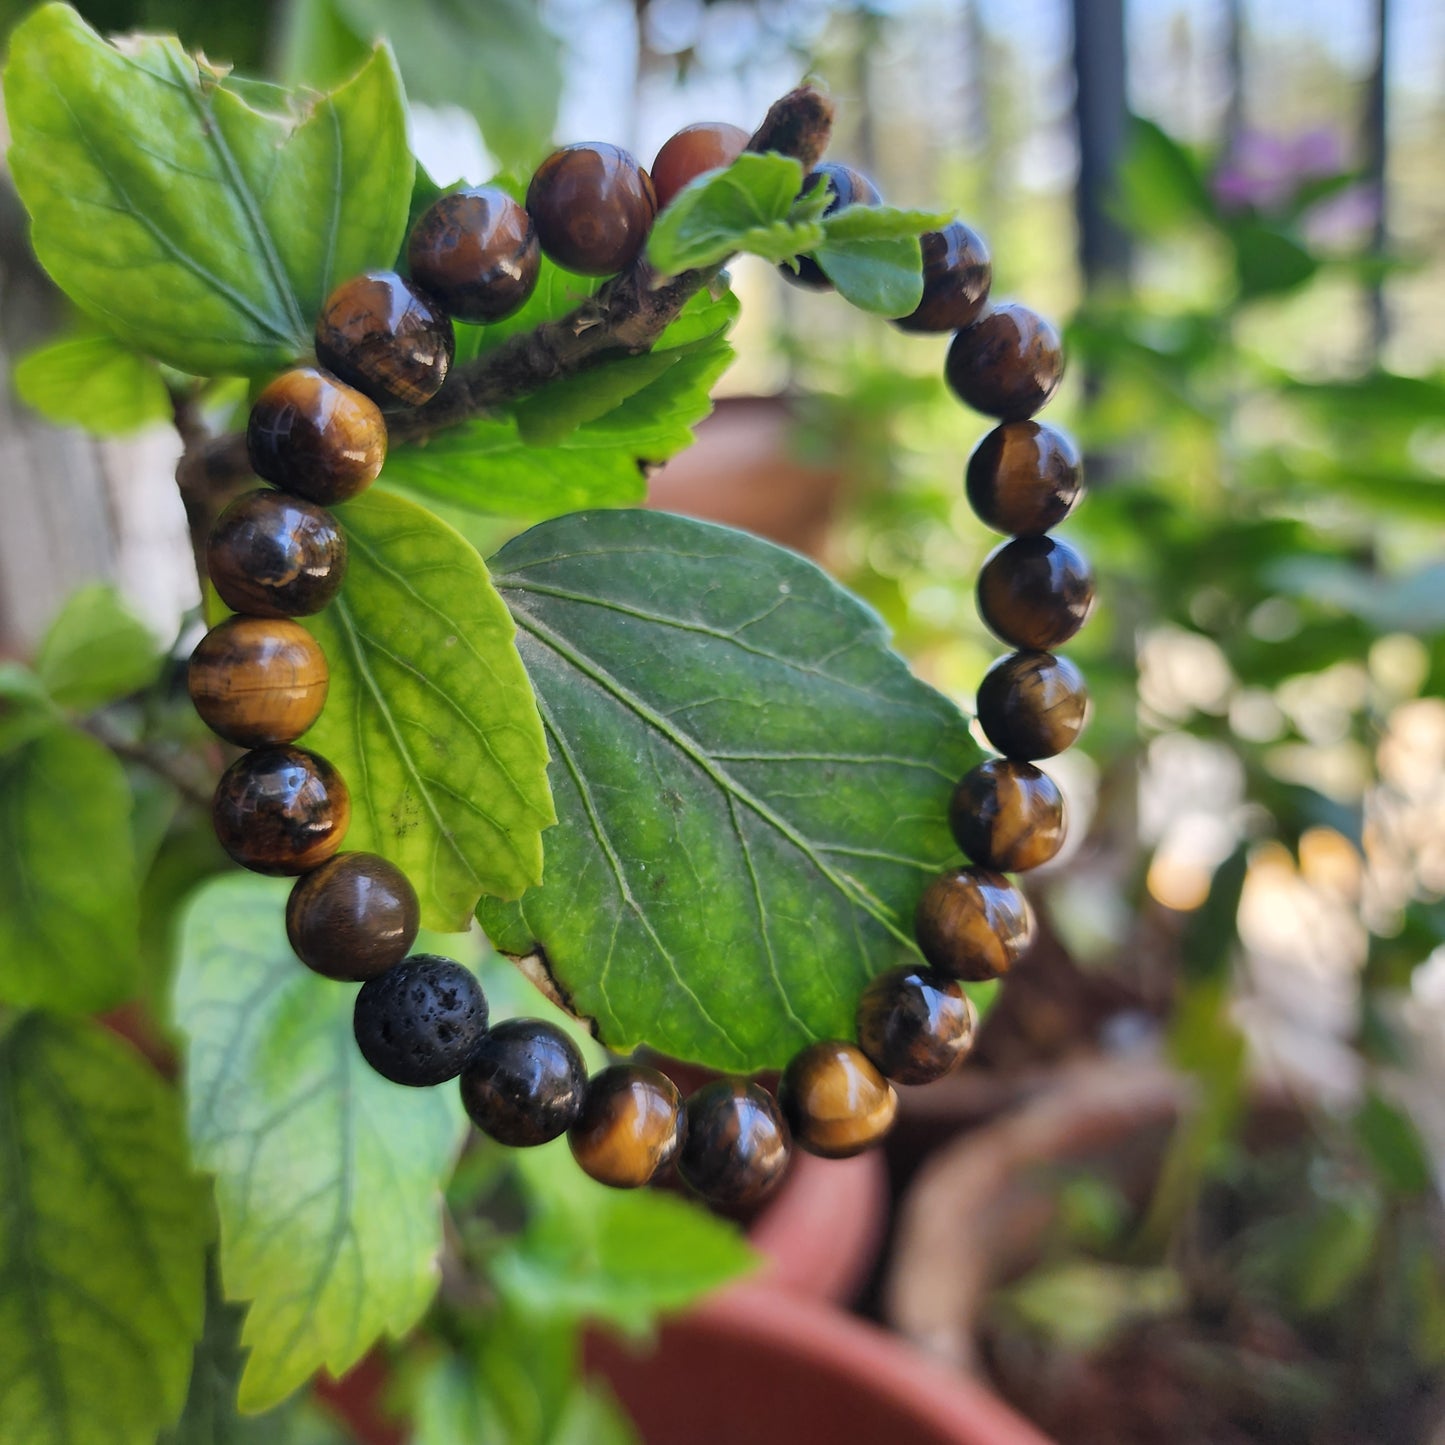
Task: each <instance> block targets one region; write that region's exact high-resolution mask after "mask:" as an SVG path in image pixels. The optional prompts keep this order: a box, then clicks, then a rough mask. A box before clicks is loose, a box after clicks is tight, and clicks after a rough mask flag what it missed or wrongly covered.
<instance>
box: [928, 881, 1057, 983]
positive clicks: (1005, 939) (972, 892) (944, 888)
mask: <svg viewBox="0 0 1445 1445" xmlns="http://www.w3.org/2000/svg"><path fill="white" fill-rule="evenodd" d="M913 927H914V933H915V935H916V936H917V939H918V947H919V949H920V951H921V952H922V954H923V956H924V958H926V959H927V960H928V961H929V963H931V964H932V965H933V967H934V968H936V969H938V971H939V972H940V973H946V974H947V975H948V976H949V977H950V978H961V979H963V980H965V981H966V982H968V983H982V982H984V981H985V980H987V979H990V978H998V977H999V976H1000V975H1002V974H1005V973H1007V972H1008V971H1009V969H1011V968H1012V967H1013V966H1014V964H1015V963H1016V962H1017V961H1018V959H1019V956H1020V955H1021V954H1022V953H1023V952H1024V950H1025V949H1026V948H1027V947H1028V946H1029V944H1030V943H1032V942H1033V937H1034V917H1033V911H1032V910H1031V909H1030V908H1029V905H1028V901H1027V900H1026V899H1025V898H1024V896H1023V894H1022V893H1020V892H1019V891H1018V889H1017V888H1015V887H1014V885H1013V884H1012V883H1010V882H1009V881H1008V879H1007V878H1005V877H1004V876H1003V874H1002V873H993V872H990V871H989V870H987V869H984V868H951V869H949V870H948V872H946V873H940V874H939V875H938V877H937V878H935V879H934V880H933V882H932V883H930V884H929V885H928V887H927V888H926V889H924V892H923V897H922V898H920V899H919V900H918V912H917V914H916V915H915V916H914V920H913Z"/></svg>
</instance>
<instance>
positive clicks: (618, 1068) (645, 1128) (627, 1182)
mask: <svg viewBox="0 0 1445 1445" xmlns="http://www.w3.org/2000/svg"><path fill="white" fill-rule="evenodd" d="M685 1118H686V1115H685V1114H684V1113H683V1109H682V1096H681V1095H680V1094H679V1093H678V1092H677V1085H676V1084H674V1083H673V1082H672V1080H671V1079H669V1078H668V1077H667V1075H666V1074H662V1073H659V1072H658V1071H657V1070H656V1069H649V1068H647V1067H646V1066H645V1065H642V1064H614V1065H613V1066H612V1068H610V1069H603V1070H602V1072H601V1073H600V1074H595V1075H593V1077H592V1078H591V1079H590V1080H589V1081H588V1084H587V1094H586V1097H585V1098H584V1100H583V1102H582V1113H581V1116H580V1117H579V1118H578V1120H577V1122H576V1123H575V1124H573V1125H572V1127H571V1129H569V1130H568V1131H567V1142H568V1144H570V1145H571V1147H572V1155H573V1158H575V1159H576V1160H577V1163H578V1164H579V1165H580V1166H581V1167H582V1170H583V1172H584V1173H585V1174H589V1175H590V1176H591V1177H592V1178H593V1179H595V1180H597V1182H598V1183H599V1184H607V1185H610V1186H611V1187H612V1188H613V1189H638V1188H640V1187H641V1186H642V1185H644V1184H646V1183H647V1182H648V1181H649V1180H650V1179H652V1178H653V1177H654V1176H655V1175H657V1174H660V1173H661V1172H662V1171H663V1170H664V1169H666V1168H667V1166H668V1165H669V1164H671V1163H672V1161H673V1160H674V1159H675V1158H676V1157H677V1151H678V1150H679V1149H680V1148H681V1147H682V1131H683V1128H684V1120H685Z"/></svg>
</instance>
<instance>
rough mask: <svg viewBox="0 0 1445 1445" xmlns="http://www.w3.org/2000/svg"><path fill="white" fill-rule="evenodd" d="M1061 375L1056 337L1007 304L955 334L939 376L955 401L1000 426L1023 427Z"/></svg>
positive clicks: (1034, 317)
mask: <svg viewBox="0 0 1445 1445" xmlns="http://www.w3.org/2000/svg"><path fill="white" fill-rule="evenodd" d="M1063 375H1064V345H1063V342H1062V341H1061V340H1060V339H1059V333H1058V332H1057V331H1056V330H1054V328H1053V326H1052V325H1050V323H1049V322H1047V321H1045V320H1044V318H1043V317H1042V316H1040V315H1039V314H1038V313H1037V312H1036V311H1030V310H1029V308H1028V307H1027V306H1019V305H1017V304H1015V303H1013V302H1009V303H1008V304H1006V305H1003V306H996V307H994V309H993V310H992V311H990V312H988V313H987V314H986V315H984V316H982V317H980V318H979V319H978V320H977V321H975V322H974V323H973V325H972V326H969V327H967V328H965V329H964V330H963V331H960V332H959V333H958V335H957V336H955V337H954V338H953V344H952V345H951V346H950V347H949V348H948V359H947V361H946V362H945V363H944V376H945V377H946V378H947V380H948V384H949V385H950V386H951V387H952V388H953V390H954V391H955V393H956V394H957V395H958V397H959V398H960V400H962V401H963V402H965V403H966V404H967V405H969V406H971V407H972V408H973V409H974V410H975V411H981V412H983V413H984V415H985V416H996V417H998V418H999V419H1000V420H1001V421H1023V420H1024V418H1025V417H1030V416H1032V415H1033V414H1034V413H1035V412H1036V411H1038V409H1039V408H1040V407H1041V406H1043V405H1044V403H1045V402H1046V401H1048V399H1049V398H1050V397H1051V396H1052V395H1053V394H1054V392H1055V391H1057V390H1058V387H1059V382H1060V380H1062V378H1063Z"/></svg>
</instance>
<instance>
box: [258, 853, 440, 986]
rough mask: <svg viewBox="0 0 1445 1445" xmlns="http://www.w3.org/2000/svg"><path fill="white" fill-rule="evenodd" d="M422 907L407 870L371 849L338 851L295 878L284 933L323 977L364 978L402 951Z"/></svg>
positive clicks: (395, 961)
mask: <svg viewBox="0 0 1445 1445" xmlns="http://www.w3.org/2000/svg"><path fill="white" fill-rule="evenodd" d="M420 924H421V908H420V905H419V904H418V902H417V896H416V889H414V888H413V887H412V886H411V883H410V882H409V880H408V879H407V876H406V874H405V873H403V872H402V871H401V869H400V868H398V867H397V866H396V864H395V863H389V862H388V861H387V860H386V859H385V858H381V857H378V856H377V855H376V854H375V853H340V854H338V855H337V856H336V857H335V858H332V859H330V860H329V861H328V862H326V863H323V864H322V865H321V866H320V867H319V868H313V869H312V871H311V872H310V873H308V874H306V876H305V877H304V878H299V879H298V880H297V881H296V886H295V887H294V888H292V890H291V897H290V898H288V899H287V900H286V936H287V937H288V938H289V939H290V940H291V947H292V948H293V949H295V950H296V957H297V958H299V959H300V960H301V962H302V963H304V964H305V965H306V966H307V968H310V969H313V970H314V971H315V972H317V973H319V974H322V975H323V976H324V977H326V978H335V979H341V980H343V981H348V982H352V983H363V982H365V981H366V980H367V979H368V978H375V977H376V976H377V975H378V974H381V973H385V972H386V971H387V969H389V968H391V967H393V966H394V965H395V964H398V963H400V962H401V961H402V959H403V958H405V957H406V955H407V951H408V950H409V949H410V948H411V946H412V944H413V943H415V942H416V931H417V929H418V927H419V926H420Z"/></svg>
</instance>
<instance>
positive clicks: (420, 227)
mask: <svg viewBox="0 0 1445 1445" xmlns="http://www.w3.org/2000/svg"><path fill="white" fill-rule="evenodd" d="M406 259H407V265H408V266H409V267H410V268H411V277H412V280H413V281H414V282H416V284H417V285H418V286H420V287H421V288H422V290H423V291H425V292H426V293H427V294H428V295H429V296H431V297H432V298H434V299H435V300H436V301H438V302H440V303H441V305H442V307H443V308H444V309H445V310H446V311H447V312H449V313H450V314H451V315H452V316H455V317H457V318H458V320H461V321H472V322H480V323H484V322H488V321H501V320H502V319H503V318H504V317H507V316H510V315H512V313H513V312H515V311H518V310H520V309H521V307H522V306H524V305H525V304H526V301H527V298H528V297H529V296H530V295H531V294H532V292H533V290H535V289H536V285H537V273H538V270H539V269H540V267H541V264H542V251H541V247H540V246H538V244H537V230H536V227H535V226H533V224H532V218H531V217H530V216H529V215H528V214H527V212H526V211H525V210H524V209H523V208H522V207H521V206H520V205H518V204H517V202H516V201H514V200H513V199H512V198H511V196H509V195H508V194H507V193H506V192H505V191H503V190H499V189H498V188H497V187H496V186H476V187H472V188H470V189H468V190H463V191H453V192H452V193H451V194H450V195H446V196H442V197H440V198H439V199H438V200H436V201H434V202H433V203H432V204H431V205H430V206H429V207H428V208H427V209H426V210H425V211H424V212H423V213H422V215H421V217H420V218H419V219H418V221H417V223H416V225H415V226H413V227H412V232H411V239H410V240H409V241H408V243H407V249H406Z"/></svg>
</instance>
